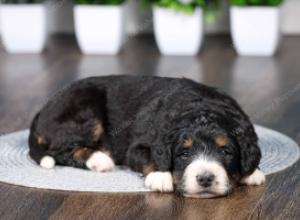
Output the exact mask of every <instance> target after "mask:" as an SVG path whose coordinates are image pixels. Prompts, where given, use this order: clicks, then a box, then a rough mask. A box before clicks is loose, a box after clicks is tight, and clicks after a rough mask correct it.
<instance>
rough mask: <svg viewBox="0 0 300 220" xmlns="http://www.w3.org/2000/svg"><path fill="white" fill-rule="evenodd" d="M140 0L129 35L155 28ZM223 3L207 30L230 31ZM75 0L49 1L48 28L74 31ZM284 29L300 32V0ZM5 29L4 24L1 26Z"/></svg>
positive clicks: (131, 8) (292, 0)
mask: <svg viewBox="0 0 300 220" xmlns="http://www.w3.org/2000/svg"><path fill="white" fill-rule="evenodd" d="M138 1H139V0H128V2H127V5H126V7H127V10H126V13H127V21H126V29H127V32H128V33H129V34H137V33H147V32H151V30H152V18H151V10H149V8H148V9H147V8H144V9H143V8H142V7H141V6H140V5H139V4H138ZM222 2H223V6H222V7H223V10H221V11H220V13H219V15H218V17H217V18H216V20H215V22H213V23H210V24H206V32H207V33H226V32H228V30H229V16H228V6H227V3H226V2H227V1H222ZM72 9H73V3H72V0H51V1H50V2H49V3H48V22H49V24H48V27H49V30H50V32H51V33H72V32H73V30H74V28H73V27H74V26H73V12H72ZM282 16H283V18H282V30H283V32H284V33H286V34H300V0H286V2H285V3H284V4H283V6H282ZM0 28H1V27H0Z"/></svg>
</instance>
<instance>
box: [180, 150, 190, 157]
mask: <svg viewBox="0 0 300 220" xmlns="http://www.w3.org/2000/svg"><path fill="white" fill-rule="evenodd" d="M189 156H190V152H188V151H184V152H181V153H179V154H177V157H181V158H187V157H189Z"/></svg>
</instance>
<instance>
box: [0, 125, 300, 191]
mask: <svg viewBox="0 0 300 220" xmlns="http://www.w3.org/2000/svg"><path fill="white" fill-rule="evenodd" d="M256 131H257V134H258V136H259V146H260V148H261V150H262V160H261V164H260V168H261V169H262V170H263V171H264V173H265V174H271V173H274V172H278V171H280V170H283V169H285V168H287V167H289V166H291V165H292V164H294V163H295V162H296V161H297V160H298V158H299V155H300V152H299V146H298V145H297V144H296V143H295V142H294V141H293V140H292V139H290V138H289V137H287V136H285V135H283V134H281V133H278V132H276V131H273V130H270V129H267V128H263V127H260V126H256ZM27 138H28V130H25V131H19V132H15V133H11V134H8V135H4V136H2V137H0V182H5V183H9V184H14V185H19V186H27V187H35V188H42V189H55V190H67V191H85V192H144V191H148V190H147V189H145V188H144V184H143V178H142V177H141V175H140V174H138V173H135V172H132V171H130V170H128V169H127V168H122V167H118V168H115V170H114V171H113V172H110V173H96V172H92V171H87V170H80V169H75V168H71V167H60V166H56V167H55V168H54V169H50V170H47V169H43V168H41V167H40V166H38V165H36V164H35V163H34V162H33V161H32V160H31V159H30V157H29V155H28V145H27Z"/></svg>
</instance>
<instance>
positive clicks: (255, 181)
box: [241, 169, 266, 186]
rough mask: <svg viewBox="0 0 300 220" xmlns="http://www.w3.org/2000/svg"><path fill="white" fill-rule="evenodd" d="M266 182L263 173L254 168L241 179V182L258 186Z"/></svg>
mask: <svg viewBox="0 0 300 220" xmlns="http://www.w3.org/2000/svg"><path fill="white" fill-rule="evenodd" d="M265 182H266V177H265V174H264V173H263V172H262V171H260V170H259V169H256V170H255V171H254V172H253V173H252V174H251V175H250V176H246V177H244V178H243V179H242V181H241V183H243V184H246V185H252V186H258V185H262V184H264V183H265Z"/></svg>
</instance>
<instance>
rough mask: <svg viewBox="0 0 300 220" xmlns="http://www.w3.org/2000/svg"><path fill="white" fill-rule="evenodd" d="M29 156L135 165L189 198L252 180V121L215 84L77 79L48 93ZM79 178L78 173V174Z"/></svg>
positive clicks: (47, 161)
mask: <svg viewBox="0 0 300 220" xmlns="http://www.w3.org/2000/svg"><path fill="white" fill-rule="evenodd" d="M29 145H30V156H31V157H32V158H33V159H34V160H35V161H36V162H37V163H39V164H40V165H41V166H42V167H45V168H52V167H54V165H55V164H58V165H65V166H73V167H78V168H86V169H90V170H94V171H98V172H105V171H110V170H112V169H113V167H114V164H118V165H128V166H129V167H130V168H131V169H133V170H135V171H138V172H142V173H143V174H144V175H145V176H146V179H145V186H146V187H147V188H149V189H152V190H156V191H162V192H169V191H173V188H174V186H175V188H176V189H177V191H178V192H181V193H182V194H183V195H185V196H189V197H201V198H208V197H215V196H221V195H226V194H228V193H229V192H231V190H232V189H233V187H234V186H236V185H237V184H239V183H244V184H248V185H260V184H263V183H264V181H265V177H264V174H263V173H262V172H261V171H260V170H259V169H258V164H259V161H260V158H261V153H260V149H259V148H258V145H257V136H256V134H255V131H254V128H253V125H252V124H251V122H250V121H249V118H248V117H247V115H246V114H245V113H244V112H243V111H242V110H241V108H240V107H239V106H238V104H237V103H236V102H235V101H234V100H233V99H232V98H230V97H229V96H227V95H226V94H224V93H223V92H220V91H218V90H217V89H214V88H211V87H208V86H205V85H202V84H198V83H196V82H193V81H191V80H188V79H175V78H160V77H147V76H145V77H135V76H107V77H93V78H88V79H84V80H81V81H78V82H75V83H74V84H72V85H70V86H69V87H68V88H66V89H64V90H63V91H61V92H59V93H58V94H57V95H56V96H55V97H53V98H52V99H50V101H49V102H48V103H47V105H46V106H45V107H44V108H43V109H42V110H41V111H40V112H39V113H38V114H37V115H36V117H35V118H34V120H33V122H32V125H31V129H30V137H29ZM83 181H84V180H83Z"/></svg>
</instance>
